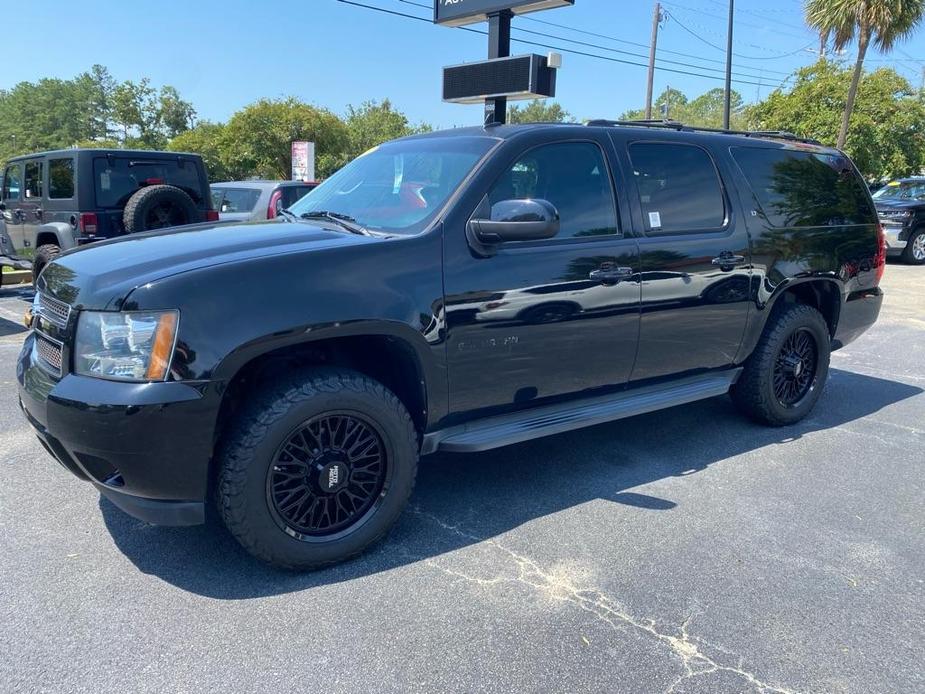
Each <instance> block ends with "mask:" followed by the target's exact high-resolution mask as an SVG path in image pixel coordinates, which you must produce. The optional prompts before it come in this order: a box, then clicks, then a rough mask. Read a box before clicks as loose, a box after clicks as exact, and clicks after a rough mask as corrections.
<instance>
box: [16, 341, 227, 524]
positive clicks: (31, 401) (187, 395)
mask: <svg viewBox="0 0 925 694" xmlns="http://www.w3.org/2000/svg"><path fill="white" fill-rule="evenodd" d="M34 342H35V336H34V334H30V335H29V336H28V337H27V338H26V340H25V343H24V345H23V349H22V352H21V353H20V356H19V362H18V364H17V369H16V377H17V381H18V383H19V400H20V406H21V407H22V409H23V412H24V413H25V415H26V419H27V420H28V421H29V423H30V424H31V425H32V428H33V429H34V430H35V432H36V434H37V435H38V437H39V440H40V441H41V442H42V444H43V446H44V447H45V448H46V450H48V452H49V453H50V454H51V455H52V456H53V457H54V458H55V459H56V460H57V461H58V462H59V463H61V465H63V466H64V467H65V468H67V469H68V470H69V471H70V472H71V473H73V474H74V475H76V476H77V477H79V478H81V479H83V480H86V481H89V482H91V483H92V484H93V485H94V486H96V487H97V488H98V489H99V490H100V492H101V493H103V494H104V495H105V496H106V497H107V498H109V499H110V500H111V501H112V502H113V503H114V504H115V505H116V506H118V507H119V508H121V509H122V510H123V511H125V512H127V513H129V514H130V515H132V516H135V517H136V518H139V519H141V520H144V521H147V522H149V523H155V524H159V525H195V524H198V523H202V522H203V521H204V515H205V498H206V494H207V488H208V471H209V459H210V458H211V453H212V443H213V431H214V427H215V413H216V412H217V409H218V404H217V401H218V394H217V390H215V389H213V388H211V385H212V384H210V383H197V384H193V385H190V384H187V383H176V382H166V383H121V382H116V381H107V380H103V379H98V378H90V377H86V376H77V375H75V374H67V375H65V376H64V377H62V378H61V379H60V380H57V379H56V378H55V377H53V376H51V375H50V374H49V373H48V372H47V371H45V369H43V368H42V367H41V366H40V365H39V363H38V362H37V360H36V357H35V353H34Z"/></svg>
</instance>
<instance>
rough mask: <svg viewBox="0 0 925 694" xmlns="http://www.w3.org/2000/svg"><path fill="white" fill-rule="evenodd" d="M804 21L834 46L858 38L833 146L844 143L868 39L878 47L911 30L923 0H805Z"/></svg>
mask: <svg viewBox="0 0 925 694" xmlns="http://www.w3.org/2000/svg"><path fill="white" fill-rule="evenodd" d="M805 8H806V21H807V22H808V23H809V25H810V26H812V27H813V28H814V29H816V30H817V31H819V32H820V33H821V34H825V35H829V34H830V35H832V36H833V37H834V44H835V50H836V51H838V50H841V49H843V48H844V47H845V46H847V45H848V44H849V43H851V42H852V41H853V40H854V38H855V36H857V40H858V58H857V61H856V62H855V64H854V74H853V75H852V76H851V86H850V87H849V88H848V99H847V100H846V101H845V110H844V113H843V114H842V121H841V129H840V130H839V131H838V143H837V145H836V146H837V147H838V148H839V149H841V148H842V147H844V146H845V140H846V139H847V137H848V122H849V121H850V120H851V112H852V111H853V110H854V99H855V97H856V96H857V93H858V82H860V80H861V73H862V72H863V70H864V56H865V55H867V48H868V47H869V46H870V44H871V42H873V43H874V45H875V46H877V48H878V49H880V50H881V51H889V50H890V49H891V48H893V45H894V44H895V43H896V42H897V41H900V40H902V39H904V38H906V37H907V36H908V35H909V34H911V33H912V30H913V29H914V28H915V27H916V25H918V23H919V22H920V21H921V19H922V15H923V14H925V0H806V6H805Z"/></svg>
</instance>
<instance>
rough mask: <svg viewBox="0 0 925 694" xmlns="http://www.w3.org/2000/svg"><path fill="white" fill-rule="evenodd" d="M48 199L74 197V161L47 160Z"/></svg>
mask: <svg viewBox="0 0 925 694" xmlns="http://www.w3.org/2000/svg"><path fill="white" fill-rule="evenodd" d="M48 197H49V198H72V197H74V160H73V159H49V160H48Z"/></svg>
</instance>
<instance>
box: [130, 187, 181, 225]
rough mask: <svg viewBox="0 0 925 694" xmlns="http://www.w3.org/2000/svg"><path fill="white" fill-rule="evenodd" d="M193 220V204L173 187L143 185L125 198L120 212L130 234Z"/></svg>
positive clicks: (178, 189)
mask: <svg viewBox="0 0 925 694" xmlns="http://www.w3.org/2000/svg"><path fill="white" fill-rule="evenodd" d="M197 221H199V212H198V210H197V209H196V204H195V203H194V202H193V199H192V198H191V197H190V196H189V195H188V194H187V193H186V191H184V190H181V189H180V188H177V187H176V186H168V185H155V186H145V187H144V188H141V189H139V190H137V191H136V192H135V193H134V194H133V195H132V197H130V198H129V199H128V202H127V203H126V204H125V209H124V210H123V211H122V223H123V224H124V226H125V231H126V232H128V233H130V234H133V233H135V232H139V231H150V230H152V229H163V228H167V227H172V226H181V225H183V224H192V223H193V222H197Z"/></svg>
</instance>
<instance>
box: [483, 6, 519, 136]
mask: <svg viewBox="0 0 925 694" xmlns="http://www.w3.org/2000/svg"><path fill="white" fill-rule="evenodd" d="M513 16H514V13H513V12H511V11H510V10H501V11H500V12H493V13H492V14H490V15H488V57H489V59H491V58H507V57H508V56H510V55H511V17H513ZM491 123H500V124H504V123H507V97H506V96H501V97H495V98H492V99H485V125H490V124H491Z"/></svg>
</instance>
